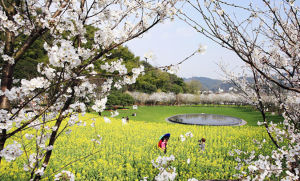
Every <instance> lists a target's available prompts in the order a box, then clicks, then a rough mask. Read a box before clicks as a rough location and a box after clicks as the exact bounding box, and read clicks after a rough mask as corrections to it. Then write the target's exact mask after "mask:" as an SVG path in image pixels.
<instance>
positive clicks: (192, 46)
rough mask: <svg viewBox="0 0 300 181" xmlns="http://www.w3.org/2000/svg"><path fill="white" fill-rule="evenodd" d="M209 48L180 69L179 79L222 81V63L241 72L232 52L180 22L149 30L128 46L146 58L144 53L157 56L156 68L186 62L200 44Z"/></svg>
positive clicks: (152, 62) (161, 25)
mask: <svg viewBox="0 0 300 181" xmlns="http://www.w3.org/2000/svg"><path fill="white" fill-rule="evenodd" d="M200 44H202V45H207V51H206V53H205V54H204V55H200V54H197V55H195V56H194V57H192V58H191V59H189V60H188V61H186V62H184V63H183V64H182V65H181V66H180V70H179V72H178V73H177V75H178V76H180V77H185V78H189V77H193V76H197V77H209V78H216V79H222V78H223V76H222V71H221V70H220V68H219V66H218V65H217V64H218V63H220V62H222V63H223V64H226V65H228V66H229V69H230V70H232V71H235V72H238V70H240V68H239V67H240V66H241V65H243V63H242V61H241V60H239V58H238V57H237V56H236V55H235V54H234V53H233V52H230V51H229V50H227V49H225V48H222V47H221V46H219V45H218V44H216V43H214V42H213V41H211V40H209V39H207V38H206V37H204V36H203V35H202V34H200V33H197V32H196V31H195V30H194V29H193V28H191V27H190V26H188V25H187V24H186V23H184V22H182V21H180V20H174V21H173V22H170V21H167V22H165V23H163V24H159V25H157V26H156V27H154V28H153V29H151V30H149V32H147V33H146V34H144V35H143V37H141V38H138V39H134V40H131V41H130V42H129V43H127V44H126V45H127V46H128V47H129V49H130V50H131V51H132V52H133V53H134V54H135V55H136V56H140V57H141V59H143V57H144V55H145V53H147V52H149V51H151V52H153V54H154V55H155V59H154V61H150V63H151V64H152V65H154V66H163V65H170V64H176V63H177V62H179V61H181V60H183V59H184V58H186V57H187V56H189V55H190V54H192V53H193V52H194V51H195V50H197V49H198V47H199V45H200Z"/></svg>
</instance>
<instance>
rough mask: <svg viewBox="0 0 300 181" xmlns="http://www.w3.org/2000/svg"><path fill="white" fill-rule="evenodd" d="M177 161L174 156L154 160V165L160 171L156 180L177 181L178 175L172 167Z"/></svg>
mask: <svg viewBox="0 0 300 181" xmlns="http://www.w3.org/2000/svg"><path fill="white" fill-rule="evenodd" d="M174 160H175V157H174V155H171V156H169V157H166V156H163V157H162V156H159V157H157V159H156V160H155V162H154V160H152V165H153V166H154V167H155V168H157V169H159V174H158V175H157V176H155V180H157V181H164V180H175V177H176V175H177V173H176V168H175V167H172V166H170V165H171V162H172V161H174Z"/></svg>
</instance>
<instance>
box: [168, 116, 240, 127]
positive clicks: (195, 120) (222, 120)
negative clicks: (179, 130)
mask: <svg viewBox="0 0 300 181" xmlns="http://www.w3.org/2000/svg"><path fill="white" fill-rule="evenodd" d="M167 121H170V122H173V123H180V124H192V125H209V126H237V125H244V124H245V123H246V122H245V121H243V120H242V119H240V118H236V117H231V116H223V115H217V114H204V113H201V114H181V115H175V116H172V117H169V118H167Z"/></svg>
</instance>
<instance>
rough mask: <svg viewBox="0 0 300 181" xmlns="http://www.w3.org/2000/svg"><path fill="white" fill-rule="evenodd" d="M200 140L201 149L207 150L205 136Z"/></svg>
mask: <svg viewBox="0 0 300 181" xmlns="http://www.w3.org/2000/svg"><path fill="white" fill-rule="evenodd" d="M198 142H199V147H200V151H204V150H205V138H201V140H198Z"/></svg>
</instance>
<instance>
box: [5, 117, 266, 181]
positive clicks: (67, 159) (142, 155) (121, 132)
mask: <svg viewBox="0 0 300 181" xmlns="http://www.w3.org/2000/svg"><path fill="white" fill-rule="evenodd" d="M93 117H95V115H93V114H86V115H85V116H84V117H81V119H82V120H84V121H86V126H77V125H76V126H73V127H72V128H71V129H72V132H71V134H69V135H67V134H62V135H61V136H60V137H59V139H58V140H57V143H56V145H55V146H54V149H53V156H52V158H51V161H50V164H49V166H48V168H47V170H46V171H45V174H44V176H43V178H44V180H49V179H50V180H53V178H54V175H55V174H57V173H58V172H59V171H60V170H68V171H71V172H72V173H73V174H74V175H75V176H76V180H130V181H131V180H141V179H143V178H144V177H147V178H148V180H154V177H155V176H156V175H157V174H158V169H156V168H154V167H153V166H152V163H151V161H152V160H156V158H157V157H158V156H159V155H162V156H163V155H164V153H163V152H162V151H161V150H159V149H158V148H157V142H158V139H159V137H160V136H161V135H163V134H164V133H170V134H171V137H170V139H169V142H168V149H167V153H166V154H165V156H170V155H174V156H175V161H174V162H172V166H173V167H175V168H176V172H177V176H176V179H177V180H187V179H189V178H196V179H198V180H202V179H234V178H235V177H234V175H235V174H237V173H238V171H237V170H236V169H235V167H236V165H237V162H236V161H235V158H234V157H231V156H229V154H228V153H229V151H230V150H234V149H242V150H249V151H251V150H256V151H257V152H263V153H265V152H270V151H271V149H272V146H270V147H269V148H264V149H258V148H257V147H256V146H255V144H254V143H253V139H256V140H258V141H262V140H263V139H266V140H267V141H268V137H267V135H266V131H265V130H264V129H263V128H262V127H250V126H241V127H238V126H237V127H234V126H233V127H229V126H188V125H181V124H172V123H149V122H141V121H130V123H129V124H126V125H122V121H121V120H119V119H113V118H110V119H111V123H105V122H104V120H103V118H102V117H99V116H96V117H95V118H96V119H95V127H92V126H91V123H92V122H93V121H92V120H91V118H93ZM187 132H191V133H192V134H193V137H186V140H185V141H181V139H180V135H183V136H184V135H185V134H186V133H187ZM97 135H100V136H101V137H102V140H101V141H100V142H101V144H97V143H96V142H94V141H91V140H92V139H99V138H98V137H97ZM202 137H204V138H206V147H205V151H200V148H199V145H198V140H199V139H201V138H202ZM94 152H96V154H93V155H91V156H89V157H87V158H83V157H84V156H87V155H89V154H91V153H94ZM24 159H26V156H25V154H23V155H22V156H21V158H18V159H17V160H16V161H14V162H10V163H9V162H6V161H5V160H3V161H2V163H1V167H0V180H29V178H30V173H28V172H25V171H24V170H23V161H24ZM188 159H189V160H190V162H189V163H188V162H187V160H188ZM75 160H77V161H76V162H73V161H75ZM64 166H65V167H64ZM243 169H245V168H242V170H243Z"/></svg>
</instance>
